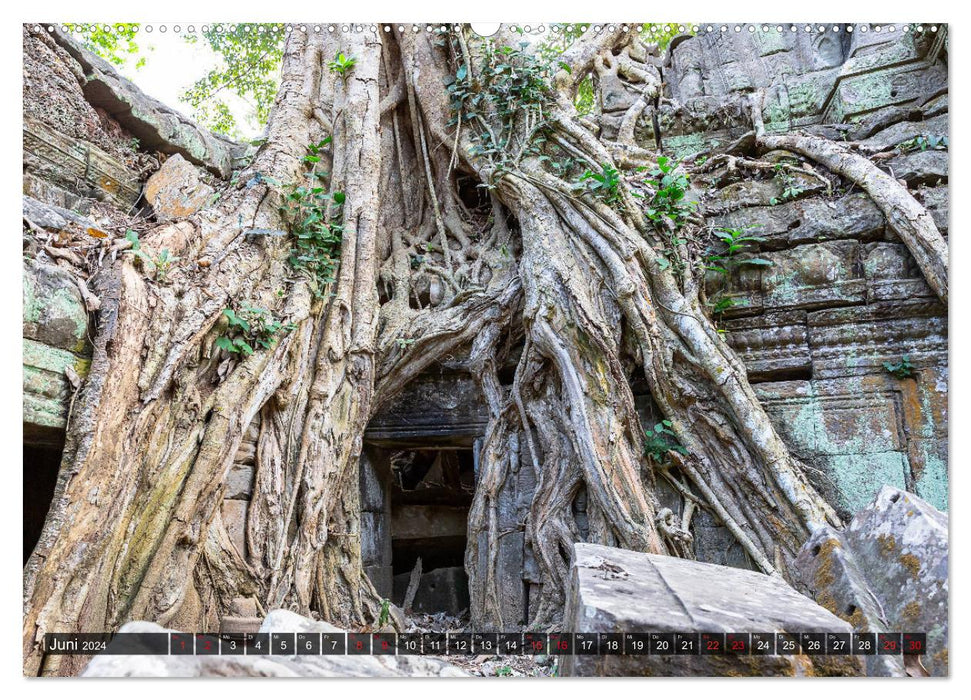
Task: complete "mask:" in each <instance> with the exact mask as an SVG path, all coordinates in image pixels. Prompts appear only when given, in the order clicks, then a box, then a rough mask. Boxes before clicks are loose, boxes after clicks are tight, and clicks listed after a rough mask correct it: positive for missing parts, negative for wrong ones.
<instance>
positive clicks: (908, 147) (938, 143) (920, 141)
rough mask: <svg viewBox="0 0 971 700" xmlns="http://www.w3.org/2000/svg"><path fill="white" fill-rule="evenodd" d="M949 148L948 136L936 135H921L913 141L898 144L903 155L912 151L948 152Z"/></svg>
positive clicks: (898, 148)
mask: <svg viewBox="0 0 971 700" xmlns="http://www.w3.org/2000/svg"><path fill="white" fill-rule="evenodd" d="M947 147H948V142H947V136H937V135H934V134H921V135H920V136H915V137H914V138H912V139H909V140H907V141H904V142H903V143H900V144H897V150H898V151H900V152H901V153H909V152H910V151H946V150H947Z"/></svg>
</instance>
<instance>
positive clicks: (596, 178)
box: [580, 163, 620, 206]
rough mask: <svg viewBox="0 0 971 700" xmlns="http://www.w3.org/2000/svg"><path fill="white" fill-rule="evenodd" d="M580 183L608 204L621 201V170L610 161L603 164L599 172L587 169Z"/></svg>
mask: <svg viewBox="0 0 971 700" xmlns="http://www.w3.org/2000/svg"><path fill="white" fill-rule="evenodd" d="M580 184H582V185H585V186H586V189H587V190H588V191H589V192H591V193H593V194H594V195H595V196H596V197H598V198H599V199H600V200H601V201H603V203H604V204H606V205H608V206H612V205H614V204H617V203H618V202H620V172H619V171H618V170H617V168H615V167H614V166H613V165H612V164H610V163H604V164H603V165H601V166H600V172H599V173H595V172H593V171H592V170H587V171H585V172H584V173H583V174H582V175H581V176H580Z"/></svg>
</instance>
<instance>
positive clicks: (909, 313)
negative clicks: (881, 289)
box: [806, 298, 947, 379]
mask: <svg viewBox="0 0 971 700" xmlns="http://www.w3.org/2000/svg"><path fill="white" fill-rule="evenodd" d="M806 320H807V324H808V327H809V347H810V348H811V354H812V358H813V377H814V378H819V379H830V378H836V377H849V376H857V375H862V374H878V375H879V374H881V373H885V371H884V369H883V363H884V362H887V361H889V362H898V361H899V360H900V357H901V356H902V355H904V354H906V355H907V356H908V357H909V358H910V361H911V362H912V363H914V365H915V366H916V367H922V366H940V365H946V364H947V359H946V358H947V318H946V315H945V311H944V308H943V307H942V306H941V305H940V304H939V303H938V302H937V301H936V300H934V299H921V298H917V299H908V300H899V301H897V300H894V301H875V302H873V303H871V304H868V305H866V306H860V307H853V308H844V309H826V310H820V311H811V312H810V313H809V315H808V316H807V319H806Z"/></svg>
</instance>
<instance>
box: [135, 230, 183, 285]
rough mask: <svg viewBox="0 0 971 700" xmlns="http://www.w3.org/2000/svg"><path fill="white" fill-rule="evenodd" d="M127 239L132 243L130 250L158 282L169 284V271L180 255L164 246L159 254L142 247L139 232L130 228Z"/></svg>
mask: <svg viewBox="0 0 971 700" xmlns="http://www.w3.org/2000/svg"><path fill="white" fill-rule="evenodd" d="M125 239H126V240H128V241H129V242H130V243H131V248H130V249H129V251H128V252H130V253H131V254H132V255H134V256H135V258H136V259H137V260H138V261H139V262H141V264H142V267H143V268H144V269H145V271H146V272H148V273H150V274H151V275H152V276H153V277H154V278H155V281H156V282H159V283H160V284H167V283H168V281H169V272H171V270H172V267H173V266H174V265H175V263H176V262H178V260H179V257H178V256H176V255H172V254H171V253H170V252H169V249H168V248H162V250H161V251H159V252H158V254H153V253H152V251H150V250H149V249H147V248H143V247H142V244H141V241H139V240H138V234H137V233H135V232H134V231H132V230H131V229H128V231H127V233H125Z"/></svg>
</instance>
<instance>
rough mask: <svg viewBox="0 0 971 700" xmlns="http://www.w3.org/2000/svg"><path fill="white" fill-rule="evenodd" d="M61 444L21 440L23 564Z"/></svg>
mask: <svg viewBox="0 0 971 700" xmlns="http://www.w3.org/2000/svg"><path fill="white" fill-rule="evenodd" d="M62 450H63V446H62V445H48V444H43V445H36V444H27V443H25V444H24V488H23V493H24V530H23V533H24V564H26V563H27V559H28V558H29V557H30V555H31V553H33V551H34V547H36V546H37V542H38V540H40V535H41V531H42V530H43V528H44V520H45V519H46V518H47V511H48V510H50V507H51V502H52V501H53V499H54V487H55V486H56V485H57V475H58V472H59V471H60V469H61V453H62Z"/></svg>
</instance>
